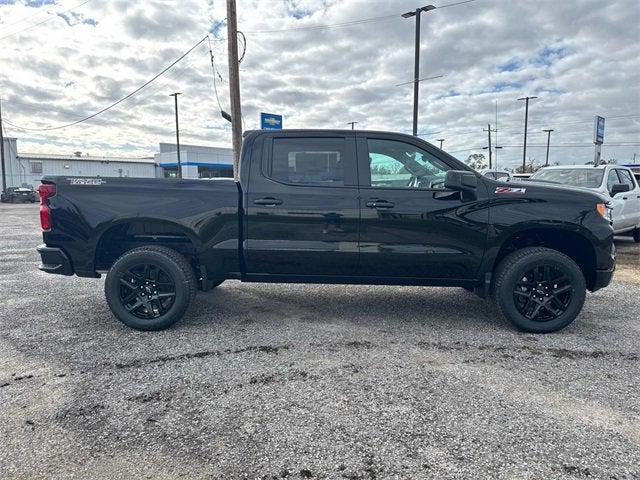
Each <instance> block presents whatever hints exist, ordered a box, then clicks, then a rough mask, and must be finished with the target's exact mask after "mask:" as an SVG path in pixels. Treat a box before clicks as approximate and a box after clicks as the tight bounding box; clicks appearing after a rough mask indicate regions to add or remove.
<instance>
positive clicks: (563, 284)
mask: <svg viewBox="0 0 640 480" xmlns="http://www.w3.org/2000/svg"><path fill="white" fill-rule="evenodd" d="M546 277H548V278H547V279H545V278H546ZM494 279H495V280H494V283H493V289H492V290H493V292H492V293H493V299H494V301H495V303H496V306H497V308H498V310H499V311H500V313H501V314H502V315H503V316H504V317H505V318H506V319H507V320H509V321H510V322H511V323H512V324H513V325H515V326H516V327H518V328H519V329H521V330H524V331H527V332H532V333H549V332H555V331H557V330H561V329H562V328H564V327H566V326H567V325H569V324H570V323H571V322H573V320H575V318H576V317H577V316H578V314H579V313H580V311H581V310H582V306H583V305H584V300H585V296H586V282H585V279H584V275H583V274H582V271H581V270H580V267H578V265H577V264H576V263H575V262H574V261H573V260H572V259H571V258H569V257H568V256H566V255H565V254H563V253H560V252H558V251H557V250H551V249H549V248H543V247H529V248H523V249H522V250H518V251H516V252H513V253H511V254H510V255H507V256H506V257H505V258H504V259H503V260H502V262H500V265H499V266H498V268H497V269H496V271H495V277H494ZM538 295H539V296H538ZM536 309H537V310H536ZM536 312H537V313H536Z"/></svg>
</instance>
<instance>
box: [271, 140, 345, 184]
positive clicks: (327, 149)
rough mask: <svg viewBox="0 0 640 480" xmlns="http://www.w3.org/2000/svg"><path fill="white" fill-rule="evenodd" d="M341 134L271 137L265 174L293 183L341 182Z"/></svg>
mask: <svg viewBox="0 0 640 480" xmlns="http://www.w3.org/2000/svg"><path fill="white" fill-rule="evenodd" d="M345 151H346V147H345V139H344V138H293V137H290V138H274V139H273V152H272V156H271V165H269V167H268V172H266V173H267V176H268V177H270V178H272V179H273V180H277V181H280V182H284V183H291V184H295V185H321V186H343V185H344V176H345Z"/></svg>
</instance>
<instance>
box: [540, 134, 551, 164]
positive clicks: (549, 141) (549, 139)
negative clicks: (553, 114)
mask: <svg viewBox="0 0 640 480" xmlns="http://www.w3.org/2000/svg"><path fill="white" fill-rule="evenodd" d="M542 131H543V132H547V158H546V159H545V161H544V166H545V167H548V166H549V144H550V143H551V132H553V129H547V130H542Z"/></svg>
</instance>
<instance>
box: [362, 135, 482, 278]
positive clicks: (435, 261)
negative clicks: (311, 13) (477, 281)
mask: <svg viewBox="0 0 640 480" xmlns="http://www.w3.org/2000/svg"><path fill="white" fill-rule="evenodd" d="M358 158H359V171H360V194H361V199H362V200H361V212H362V213H361V223H360V269H359V271H360V273H361V274H362V275H371V276H385V277H413V278H423V279H473V278H476V276H477V274H478V270H479V267H480V262H481V261H482V257H483V255H484V249H485V243H486V237H487V223H488V216H489V209H488V198H487V197H488V196H487V191H486V187H485V185H484V183H483V182H482V181H478V188H477V191H476V193H475V194H466V193H465V194H462V193H461V192H457V191H450V190H447V189H445V188H444V178H445V174H446V172H447V170H451V169H454V168H455V165H454V164H453V165H452V164H451V160H450V159H449V162H447V159H448V157H447V156H446V155H443V154H442V153H441V152H440V151H439V150H438V149H436V148H435V147H433V148H430V146H428V145H425V144H424V143H422V142H419V141H418V140H413V139H410V138H406V139H404V138H403V139H398V137H397V136H394V135H386V134H371V135H369V134H364V133H363V134H361V136H359V137H358Z"/></svg>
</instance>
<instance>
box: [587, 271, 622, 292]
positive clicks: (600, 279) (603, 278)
mask: <svg viewBox="0 0 640 480" xmlns="http://www.w3.org/2000/svg"><path fill="white" fill-rule="evenodd" d="M615 270H616V267H615V265H614V266H613V268H611V269H609V270H596V281H595V282H594V284H593V288H592V289H591V291H592V292H595V291H596V290H600V289H601V288H604V287H606V286H607V285H609V284H610V283H611V279H612V278H613V272H615Z"/></svg>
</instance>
